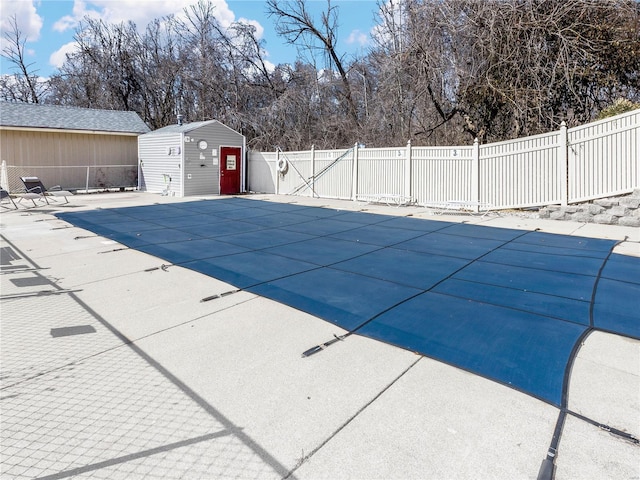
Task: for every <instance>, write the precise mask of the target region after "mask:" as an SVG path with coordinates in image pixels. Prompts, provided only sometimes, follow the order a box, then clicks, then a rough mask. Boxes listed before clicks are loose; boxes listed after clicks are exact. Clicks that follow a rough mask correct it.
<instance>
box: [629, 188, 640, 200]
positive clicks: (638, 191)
mask: <svg viewBox="0 0 640 480" xmlns="http://www.w3.org/2000/svg"><path fill="white" fill-rule="evenodd" d="M631 196H632V197H634V198H640V188H634V189H633V193H632V194H631Z"/></svg>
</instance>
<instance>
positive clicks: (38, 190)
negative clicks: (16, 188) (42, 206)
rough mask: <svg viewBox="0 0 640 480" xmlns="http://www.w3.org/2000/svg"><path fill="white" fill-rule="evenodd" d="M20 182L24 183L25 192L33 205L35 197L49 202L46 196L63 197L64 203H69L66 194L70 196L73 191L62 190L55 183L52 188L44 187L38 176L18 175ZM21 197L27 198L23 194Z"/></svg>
mask: <svg viewBox="0 0 640 480" xmlns="http://www.w3.org/2000/svg"><path fill="white" fill-rule="evenodd" d="M20 180H22V183H23V184H24V188H25V190H26V192H27V195H30V196H29V197H28V198H29V200H31V201H32V202H33V203H34V205H35V203H36V202H35V200H36V199H37V198H42V199H44V201H45V202H47V204H49V199H48V198H47V197H64V200H65V203H69V199H68V198H67V197H68V196H69V197H70V196H72V195H73V193H71V192H68V191H67V190H62V188H60V185H56V186H55V187H52V188H49V189H47V188H45V186H44V185H43V184H42V181H41V180H40V179H39V178H38V177H20ZM22 197H23V198H27V197H26V196H25V195H22Z"/></svg>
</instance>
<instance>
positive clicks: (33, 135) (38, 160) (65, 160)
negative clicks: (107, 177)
mask: <svg viewBox="0 0 640 480" xmlns="http://www.w3.org/2000/svg"><path fill="white" fill-rule="evenodd" d="M0 155H1V156H0V158H1V159H2V160H4V161H6V162H7V165H14V166H30V165H37V166H55V167H58V166H71V165H82V166H86V165H136V164H137V163H138V143H137V136H134V135H126V136H125V135H107V134H81V133H58V132H36V131H21V130H4V129H2V130H0Z"/></svg>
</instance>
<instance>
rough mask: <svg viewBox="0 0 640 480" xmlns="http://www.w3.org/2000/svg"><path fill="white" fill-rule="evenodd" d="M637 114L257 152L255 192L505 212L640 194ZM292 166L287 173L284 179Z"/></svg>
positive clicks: (252, 170)
mask: <svg viewBox="0 0 640 480" xmlns="http://www.w3.org/2000/svg"><path fill="white" fill-rule="evenodd" d="M639 130H640V110H634V111H632V112H627V113H624V114H621V115H617V116H615V117H611V118H608V119H605V120H601V121H598V122H593V123H590V124H587V125H583V126H580V127H576V128H566V127H565V126H564V123H563V125H562V126H561V128H560V130H557V131H554V132H549V133H546V134H542V135H535V136H530V137H525V138H519V139H515V140H509V141H505V142H497V143H491V144H487V145H479V144H478V142H477V141H476V142H475V143H474V144H473V145H472V146H469V145H466V146H451V147H413V146H411V144H410V143H408V144H407V145H406V146H403V147H390V148H364V147H361V146H359V145H358V144H356V145H355V146H354V147H353V148H352V149H350V150H315V149H313V148H312V149H311V150H308V151H302V152H281V151H278V152H269V153H267V152H250V153H249V156H248V166H249V167H248V185H249V189H250V190H252V191H257V192H264V193H277V194H289V195H292V194H293V195H305V196H315V197H321V198H338V199H345V200H359V199H374V198H381V199H384V198H387V199H388V198H402V199H410V200H411V201H412V202H413V203H415V204H417V205H430V204H442V203H446V202H467V203H469V204H476V205H477V206H478V208H479V209H480V210H482V209H486V208H492V209H507V208H524V207H536V206H544V205H551V204H563V205H566V204H568V203H576V202H582V201H586V200H592V199H595V198H601V197H606V196H613V195H620V194H624V193H628V192H631V191H633V189H634V188H638V187H640V160H639V158H640V133H639ZM282 158H284V159H286V161H287V163H288V169H287V170H286V172H279V171H278V168H277V167H278V162H279V161H280V159H282Z"/></svg>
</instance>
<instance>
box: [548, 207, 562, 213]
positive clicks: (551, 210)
mask: <svg viewBox="0 0 640 480" xmlns="http://www.w3.org/2000/svg"><path fill="white" fill-rule="evenodd" d="M544 208H546V209H547V210H548V211H550V212H556V211H558V210H560V209H561V208H562V207H561V206H560V205H547V206H546V207H544Z"/></svg>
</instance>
